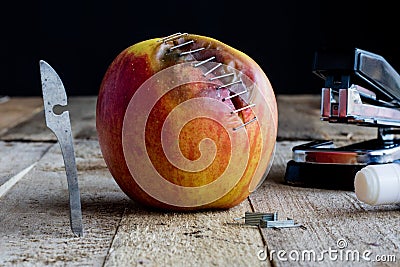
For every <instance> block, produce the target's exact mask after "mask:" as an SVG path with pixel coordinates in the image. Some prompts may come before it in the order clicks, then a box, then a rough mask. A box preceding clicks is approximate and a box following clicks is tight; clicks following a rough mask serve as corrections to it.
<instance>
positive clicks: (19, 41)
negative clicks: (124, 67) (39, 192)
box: [0, 0, 400, 96]
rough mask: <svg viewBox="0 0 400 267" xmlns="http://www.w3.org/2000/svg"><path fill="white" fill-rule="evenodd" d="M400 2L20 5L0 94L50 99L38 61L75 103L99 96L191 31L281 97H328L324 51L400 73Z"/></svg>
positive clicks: (10, 20)
mask: <svg viewBox="0 0 400 267" xmlns="http://www.w3.org/2000/svg"><path fill="white" fill-rule="evenodd" d="M395 3H396V1H316V0H312V1H294V0H280V1H258V2H257V1H240V0H239V1H149V0H140V1H133V0H132V1H117V0H115V1H55V0H43V1H26V3H24V2H18V1H12V2H10V3H8V4H7V5H6V6H5V7H2V8H1V10H2V14H1V18H0V19H1V21H0V22H1V26H0V27H1V28H0V29H2V36H1V41H0V95H10V96H21V95H26V96H32V95H40V94H41V85H40V73H39V60H40V59H43V60H45V61H47V62H48V63H49V64H50V65H51V66H52V67H53V68H54V69H55V70H56V71H57V72H58V74H59V75H60V77H61V79H62V80H63V82H64V85H65V88H66V91H67V94H68V95H97V93H98V88H99V85H100V82H101V80H102V77H103V75H104V73H105V71H106V69H107V67H108V66H109V64H110V63H111V61H112V60H113V59H114V58H115V57H116V56H117V54H118V53H119V52H121V51H122V50H123V49H125V48H126V47H128V46H130V45H132V44H134V43H136V42H139V41H143V40H146V39H149V38H154V37H162V36H166V35H170V34H173V33H175V32H188V33H194V34H200V35H205V36H209V37H213V38H216V39H218V40H220V41H222V42H224V43H226V44H228V45H230V46H232V47H234V48H236V49H238V50H241V51H243V52H244V53H246V54H248V55H249V56H250V57H252V58H253V59H254V60H255V61H256V62H258V63H259V65H260V66H261V67H262V68H263V70H264V71H265V73H266V74H267V76H268V77H269V79H270V81H271V83H272V86H273V88H274V90H275V92H276V93H277V94H288V93H292V94H299V93H315V94H319V93H320V88H321V87H322V86H323V81H322V80H321V79H320V78H318V77H316V76H315V75H314V74H312V62H313V56H314V52H315V51H316V50H318V49H321V48H334V49H336V48H346V49H347V48H350V49H353V48H356V47H357V48H361V49H365V50H368V51H370V52H374V53H377V54H380V55H382V56H383V57H384V58H385V59H387V61H388V62H389V63H390V64H391V65H392V66H393V67H394V68H395V69H396V70H400V53H399V47H400V46H399V41H398V33H399V32H400V27H399V26H400V23H399V21H398V19H399V14H398V8H397V6H395Z"/></svg>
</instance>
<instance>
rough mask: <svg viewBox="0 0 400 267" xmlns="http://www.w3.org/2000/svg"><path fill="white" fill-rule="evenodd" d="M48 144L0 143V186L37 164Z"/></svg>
mask: <svg viewBox="0 0 400 267" xmlns="http://www.w3.org/2000/svg"><path fill="white" fill-rule="evenodd" d="M50 146H51V144H48V143H17V142H2V141H0V186H1V185H3V184H4V183H5V182H6V181H8V180H9V179H10V178H11V177H13V176H14V175H16V174H17V173H19V172H20V171H22V170H23V169H25V168H26V167H28V166H30V165H31V164H33V163H35V162H37V161H38V160H39V159H40V158H41V157H42V156H43V154H44V153H45V152H46V151H47V149H48V148H49V147H50Z"/></svg>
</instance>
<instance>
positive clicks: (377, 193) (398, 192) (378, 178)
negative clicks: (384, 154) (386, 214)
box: [354, 163, 400, 205]
mask: <svg viewBox="0 0 400 267" xmlns="http://www.w3.org/2000/svg"><path fill="white" fill-rule="evenodd" d="M354 187H355V193H356V196H357V198H358V200H360V201H362V202H364V203H367V204H370V205H384V204H399V203H400V164H398V163H388V164H379V165H368V166H366V167H364V168H362V169H361V170H359V171H358V172H357V173H356V176H355V179H354Z"/></svg>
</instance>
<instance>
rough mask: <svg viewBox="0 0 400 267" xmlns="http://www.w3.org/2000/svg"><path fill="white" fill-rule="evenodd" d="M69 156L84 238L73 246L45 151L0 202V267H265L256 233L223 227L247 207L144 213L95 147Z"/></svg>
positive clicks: (53, 155) (58, 179) (61, 190)
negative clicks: (55, 266)
mask: <svg viewBox="0 0 400 267" xmlns="http://www.w3.org/2000/svg"><path fill="white" fill-rule="evenodd" d="M75 148H76V158H77V165H78V175H79V176H78V178H79V183H80V189H81V198H82V213H83V221H84V228H85V230H84V231H85V236H84V238H81V239H79V238H74V237H73V236H72V232H71V231H70V228H69V220H68V192H67V185H66V177H65V172H64V167H63V162H62V156H61V152H60V149H59V146H58V144H53V146H52V147H51V148H50V150H49V151H48V152H47V153H46V155H45V156H44V157H43V158H42V159H41V160H40V161H39V163H38V164H37V165H36V166H35V167H34V169H33V170H32V171H31V172H30V173H28V174H27V175H26V176H25V177H24V178H23V179H22V180H21V181H20V182H19V183H17V184H16V185H15V186H14V187H13V188H12V189H11V190H10V191H9V192H8V193H7V194H6V195H5V196H3V197H2V198H0V225H1V229H2V230H1V232H2V235H1V236H0V247H1V249H0V266H1V265H7V264H11V265H21V264H32V265H45V264H61V265H88V266H102V265H103V262H104V260H105V259H106V263H105V265H106V266H129V265H140V264H141V263H143V264H146V265H148V266H160V265H161V266H182V265H185V266H195V265H196V266H197V265H198V264H204V265H211V264H214V265H219V266H221V265H233V266H247V265H248V264H250V265H251V266H270V265H269V262H260V261H259V260H258V258H257V251H259V250H260V249H262V248H263V247H264V245H263V244H264V243H263V240H262V237H261V234H260V232H259V230H258V229H257V228H254V227H243V226H242V225H239V224H233V225H232V224H229V223H231V222H234V218H237V217H241V216H243V215H244V213H245V212H246V211H251V206H250V204H249V202H248V201H247V200H246V201H244V202H243V203H242V204H240V205H239V206H237V207H235V208H232V209H230V210H227V211H207V212H198V213H168V212H165V213H164V212H152V211H149V210H145V209H143V208H141V207H139V206H136V204H135V203H134V202H132V201H130V200H129V199H128V198H127V196H126V195H125V194H124V193H123V192H122V191H121V190H120V189H119V187H118V186H117V185H116V183H115V181H114V180H113V178H112V176H111V175H110V173H109V172H108V169H107V167H106V165H105V162H104V160H103V158H102V155H101V152H100V149H99V146H98V142H97V141H94V140H93V141H90V140H82V141H77V142H76V144H75ZM124 211H125V213H124V214H123V212H124ZM121 218H122V219H121ZM117 229H118V231H117ZM115 233H116V236H115V237H114V234H115ZM112 240H113V242H112ZM111 244H112V246H111ZM110 246H111V249H110ZM106 255H108V256H107V258H106Z"/></svg>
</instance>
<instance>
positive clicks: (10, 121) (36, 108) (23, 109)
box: [0, 97, 43, 136]
mask: <svg viewBox="0 0 400 267" xmlns="http://www.w3.org/2000/svg"><path fill="white" fill-rule="evenodd" d="M42 109H43V100H42V98H40V97H12V98H10V99H9V100H8V101H6V102H3V103H0V136H1V135H2V134H4V133H5V132H7V131H8V130H9V129H11V128H12V127H14V126H16V125H18V124H19V123H21V122H23V121H26V120H28V119H29V118H31V117H32V116H34V115H35V114H36V113H38V112H40V111H41V110H42Z"/></svg>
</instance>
